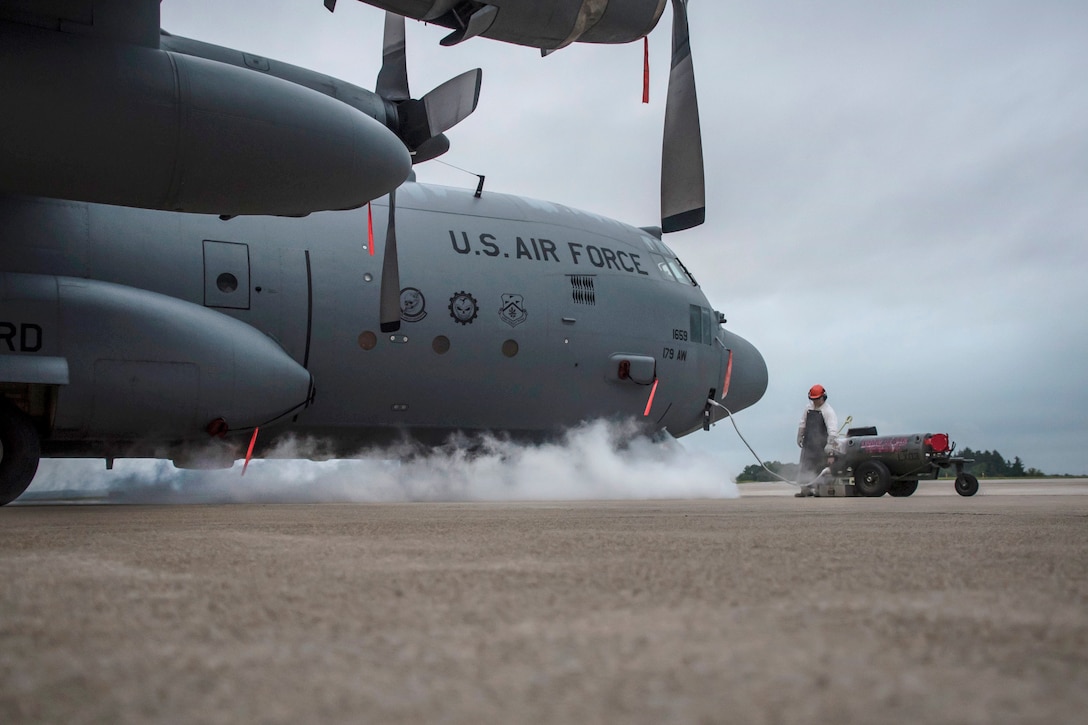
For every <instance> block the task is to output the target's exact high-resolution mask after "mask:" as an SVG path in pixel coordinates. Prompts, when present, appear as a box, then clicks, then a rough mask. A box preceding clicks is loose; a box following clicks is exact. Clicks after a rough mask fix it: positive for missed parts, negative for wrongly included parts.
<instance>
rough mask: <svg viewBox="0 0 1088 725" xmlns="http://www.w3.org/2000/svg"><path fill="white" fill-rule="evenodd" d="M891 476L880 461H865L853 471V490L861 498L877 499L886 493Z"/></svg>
mask: <svg viewBox="0 0 1088 725" xmlns="http://www.w3.org/2000/svg"><path fill="white" fill-rule="evenodd" d="M891 480H892V474H891V473H890V472H889V471H888V467H887V466H885V465H884V463H883V462H881V461H865V462H864V463H862V464H860V465H859V466H858V467H857V468H855V469H854V490H855V491H857V492H858V493H859V494H861V495H862V496H868V497H870V498H879V497H881V496H883V495H884V494H886V493H887V492H888V487H889V486H890V485H891Z"/></svg>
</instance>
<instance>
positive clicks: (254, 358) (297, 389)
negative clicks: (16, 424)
mask: <svg viewBox="0 0 1088 725" xmlns="http://www.w3.org/2000/svg"><path fill="white" fill-rule="evenodd" d="M0 328H2V330H7V329H8V328H11V330H14V331H15V332H14V333H12V334H10V335H4V334H0V383H8V384H14V385H18V384H27V385H50V386H55V390H56V396H55V409H54V411H52V413H53V420H52V428H53V430H52V433H51V435H50V436H47V439H46V440H47V441H49V440H52V441H64V440H85V439H91V440H100V441H110V440H113V441H149V440H150V441H162V442H177V441H185V440H190V441H194V440H195V441H200V440H207V439H208V437H209V433H222V432H225V431H224V429H225V428H226V426H229V427H230V429H232V430H237V429H247V428H252V427H253V426H261V425H266V424H268V423H270V422H272V421H274V420H276V419H277V418H282V417H283V416H284V415H285V414H287V413H288V412H292V413H293V412H297V411H299V410H301V409H302V408H304V407H305V406H306V405H307V404H308V403H309V401H310V400H311V399H312V397H313V379H312V377H311V375H310V373H309V372H308V371H307V370H306V369H305V368H303V367H302V366H301V365H299V364H298V363H297V362H295V361H294V360H293V359H292V358H291V357H290V356H289V355H288V354H287V353H286V352H284V351H283V349H282V348H280V347H279V345H277V344H276V343H275V342H274V341H273V340H272V339H271V338H269V337H268V336H266V335H264V334H263V333H261V332H259V331H258V330H256V329H254V328H253V327H250V326H249V325H247V324H245V323H243V322H240V321H238V320H235V319H234V318H231V317H227V316H226V315H223V314H221V313H219V312H216V311H214V310H210V309H208V308H206V307H201V306H199V305H195V304H192V303H189V302H185V301H183V300H179V299H175V298H173V297H167V296H165V295H161V294H157V293H154V292H147V291H145V290H138V289H134V288H132V287H126V286H123V285H117V284H111V283H108V282H99V281H94V280H85V279H75V278H71V277H56V276H50V275H32V274H15V273H0ZM2 330H0V331H2ZM24 330H26V331H27V332H25V333H24V332H23V331H24ZM6 342H7V343H9V344H5V343H6ZM15 343H18V344H15ZM24 343H25V344H24ZM9 387H10V386H9ZM219 421H225V425H224V424H223V423H221V422H219ZM45 423H48V421H45ZM213 423H214V425H211V426H210V424H213Z"/></svg>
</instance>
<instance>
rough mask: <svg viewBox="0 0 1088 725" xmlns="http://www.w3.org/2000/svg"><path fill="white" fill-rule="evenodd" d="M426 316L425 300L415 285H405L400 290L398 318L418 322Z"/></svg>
mask: <svg viewBox="0 0 1088 725" xmlns="http://www.w3.org/2000/svg"><path fill="white" fill-rule="evenodd" d="M426 316H427V300H426V299H425V298H424V297H423V293H422V292H420V291H419V290H418V289H416V288H415V287H405V288H404V289H402V290H401V291H400V319H402V320H404V321H405V322H419V321H420V320H422V319H423V318H424V317H426Z"/></svg>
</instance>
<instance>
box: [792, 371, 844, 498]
mask: <svg viewBox="0 0 1088 725" xmlns="http://www.w3.org/2000/svg"><path fill="white" fill-rule="evenodd" d="M838 434H839V419H838V417H836V415H835V411H834V410H833V409H832V408H831V406H830V405H828V403H827V391H826V390H824V386H822V385H813V386H812V387H811V388H809V391H808V406H807V407H806V408H805V412H804V414H803V415H802V416H801V424H800V425H798V426H797V445H798V446H799V447H800V448H801V466H800V470H799V472H798V475H797V481H798V483H800V484H801V490H800V491H799V492H798V493H797V495H798V496H811V495H813V490H812V483H813V481H814V479H815V478H816V477H817V476H818V475H819V474H820V472H821V471H822V470H823V469H824V467H825V466H826V465H827V464H828V454H827V446H828V444H829V443H830V444H832V445H834V444H835V442H836V441H837V440H838Z"/></svg>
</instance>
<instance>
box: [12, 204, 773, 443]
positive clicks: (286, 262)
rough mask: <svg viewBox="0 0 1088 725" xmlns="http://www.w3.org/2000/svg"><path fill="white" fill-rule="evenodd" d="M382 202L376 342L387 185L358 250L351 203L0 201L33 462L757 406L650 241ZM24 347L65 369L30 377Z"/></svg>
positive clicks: (587, 217)
mask: <svg viewBox="0 0 1088 725" xmlns="http://www.w3.org/2000/svg"><path fill="white" fill-rule="evenodd" d="M396 207H397V208H396V231H397V237H398V242H399V248H400V270H401V274H400V281H401V288H402V289H401V327H400V330H399V331H397V332H395V333H391V334H386V333H382V332H380V330H379V325H378V299H379V286H380V277H381V269H382V260H383V244H382V242H383V240H384V238H385V233H386V223H387V218H388V205H387V199H383V200H380V201H379V202H375V203H374V204H373V209H372V217H371V224H372V228H373V242H372V241H371V239H370V233H368V210H367V209H366V208H363V209H359V210H355V211H350V212H330V213H318V214H313V215H310V216H309V217H305V218H298V219H292V218H279V217H238V218H234V219H229V220H221V219H219V218H216V217H210V216H206V215H194V214H176V213H174V214H172V213H167V212H157V211H148V210H140V209H127V208H120V207H111V206H102V205H94V204H85V203H76V202H64V201H54V200H44V199H37V198H22V197H6V198H3V199H0V248H2V249H3V255H2V257H0V280H3V283H2V284H0V293H3V294H0V299H3V300H4V301H3V303H2V307H0V383H2V384H3V385H5V386H7V387H6V389H7V392H8V394H9V396H14V397H16V398H17V399H18V396H17V395H16V394H15V393H13V392H12V391H13V390H15V389H16V388H18V389H19V390H24V389H25V391H26V392H25V394H26V395H27V398H28V400H29V399H30V397H31V394H32V393H34V391H35V390H38V389H39V388H42V387H44V388H46V392H47V393H48V395H46V394H43V393H42V392H41V391H40V390H38V393H37V394H38V396H39V398H43V397H44V399H45V400H46V403H45V404H41V405H39V408H38V410H37V412H38V416H39V420H38V425H39V428H40V429H42V430H44V431H45V434H44V435H43V439H42V451H43V455H62V456H76V455H78V456H105V457H114V456H116V457H121V456H125V455H156V456H165V457H175V456H176V452H177V451H178V450H180V447H182V446H187V445H191V444H194V443H200V442H204V441H207V440H208V439H209V436H210V435H211V434H213V433H214V434H222V433H224V431H226V433H227V438H228V439H231V438H234V439H238V440H247V439H248V434H249V433H250V432H251V431H252V427H253V426H255V425H261V426H262V432H261V437H260V441H261V448H259V450H258V453H259V454H260V453H261V451H262V450H263V451H268V450H269V448H270V447H271V446H272V444H273V443H275V441H276V440H277V439H278V438H281V437H282V436H284V435H285V434H293V435H297V436H305V437H314V438H317V439H320V440H322V441H324V442H325V443H326V444H327V448H325V449H324V450H325V451H326V452H327V454H328V455H350V454H351V453H354V452H359V451H360V450H361V449H363V448H364V447H366V446H367V445H370V444H375V443H384V442H387V441H389V440H394V439H397V438H399V437H408V438H413V439H417V440H421V441H424V442H427V443H437V442H439V441H441V440H443V439H445V438H446V437H448V436H449V435H451V434H452V433H455V432H458V431H464V432H482V431H501V432H506V433H508V434H510V435H513V436H516V437H527V438H540V437H545V436H548V435H551V434H554V433H557V432H559V431H561V430H562V429H564V428H567V427H570V426H573V425H576V424H578V423H579V422H581V421H584V420H588V419H594V418H602V417H603V418H630V419H634V420H638V421H641V422H642V423H643V424H644V425H645V427H646V428H647V429H648V430H661V429H665V430H667V431H668V432H670V433H672V434H673V435H677V436H679V435H684V434H686V433H688V432H691V431H693V430H695V429H698V428H700V427H701V426H702V425H703V424H704V422H705V420H706V419H705V417H704V416H705V412H704V411H705V409H706V399H707V397H708V396H711V395H712V396H715V397H716V399H723V394H724V402H725V404H726V405H727V406H728V407H730V408H731V409H733V410H734V411H735V410H739V409H741V408H744V407H747V406H748V405H751V404H752V403H754V402H756V401H757V400H758V399H759V398H760V397H761V396H762V394H763V391H764V389H765V388H766V381H767V376H766V366H765V365H764V362H763V359H762V358H761V357H760V355H759V353H758V351H756V349H755V348H754V347H752V346H751V345H750V344H749V343H748V342H746V341H744V340H743V339H741V338H740V337H738V336H736V335H734V334H732V333H731V332H728V331H726V330H725V329H724V328H722V327H721V326H720V325H719V323H718V315H717V313H716V312H714V311H713V309H712V307H711V305H710V304H709V302H708V301H707V299H706V297H705V296H704V295H703V293H702V290H701V289H700V288H699V287H698V286H696V285H695V284H694V281H693V280H692V278H691V276H690V275H689V274H688V273H687V271H686V270H685V269H683V267H682V265H680V264H679V263H678V261H677V260H676V258H675V255H674V254H673V253H672V252H671V251H670V250H669V249H668V248H667V247H666V246H665V245H664V244H662V243H661V242H660V241H659V240H658V239H657V238H655V236H654V235H652V234H650V233H649V232H646V231H643V230H641V229H638V228H635V227H631V226H628V225H625V224H621V223H619V222H616V221H612V220H609V219H606V218H603V217H599V216H596V215H592V214H587V213H584V212H579V211H575V210H572V209H569V208H567V207H564V206H561V205H556V204H550V203H545V202H537V201H533V200H527V199H523V198H519V197H513V196H507V195H503V194H495V193H489V192H485V193H484V194H483V195H482V196H481V197H480V198H475V197H474V196H473V195H472V193H471V192H467V191H463V190H457V189H449V188H443V187H433V186H426V185H422V184H415V183H408V184H405V185H404V186H402V187H401V188H400V189H399V190H398V191H397V194H396ZM4 290H6V293H5V292H4ZM20 290H22V292H20ZM160 306H161V310H160V309H159V307H160ZM223 316H227V317H229V318H232V319H233V321H234V322H232V321H230V320H225V319H224V318H223ZM238 323H244V325H239V324H238ZM168 328H169V329H168ZM174 328H177V329H174ZM246 329H253V330H258V331H260V332H261V333H263V335H261V336H260V337H261V338H264V339H265V340H266V341H268V342H271V340H274V341H275V343H276V344H274V345H269V349H268V350H265V349H264V342H261V341H258V340H252V341H247V340H244V339H243V338H244V336H245V335H246V334H248V333H246V332H245V330H246ZM159 330H161V333H160V332H158V331H159ZM268 338H270V339H271V340H268ZM179 339H180V340H185V341H186V342H185V343H184V344H172V343H170V342H169V340H179ZM150 340H154V343H152V342H150ZM190 340H191V341H190ZM160 345H161V346H162V347H161V349H160V347H159V346H160ZM204 348H207V350H204ZM227 348H230V350H233V352H230V351H229V350H228V351H227V352H229V358H230V359H229V360H226V359H220V358H221V357H222V356H223V355H226V354H227V353H226V352H224V351H225V350H227ZM273 348H275V349H273ZM202 350H203V351H202ZM217 355H218V356H220V357H216V356H217ZM35 360H37V361H39V362H40V361H43V360H49V361H52V362H51V363H49V364H54V365H63V366H66V370H65V373H66V377H65V375H61V374H60V373H57V375H56V376H54V377H50V376H49V375H45V374H44V373H37V374H27V373H26V372H25V371H26V370H27V369H28V367H29V368H33V367H34V366H35V365H36V363H35ZM44 364H45V363H41V365H44ZM41 365H39V367H41ZM5 369H7V370H23V371H24V372H23V374H22V378H19V376H18V375H16V374H14V373H12V374H8V375H6V376H5V375H4V370H5ZM308 376H312V386H313V387H311V380H310V379H309V377H308ZM22 380H28V381H31V382H21V381H22ZM34 381H37V382H34ZM62 381H63V382H62ZM20 386H21V387H20ZM104 386H105V387H104ZM216 386H218V388H217V387H216ZM314 388H315V389H316V395H313V394H312V392H313V389H314ZM212 389H215V390H220V391H221V392H219V393H215V394H214V395H213V394H211V393H209V392H208V391H209V390H212ZM277 396H282V400H281V399H279V398H277ZM220 400H221V401H223V402H222V404H219V403H217V401H220ZM228 400H229V401H230V402H229V404H228V402H227V401H228ZM262 405H263V407H261V406H262ZM177 408H182V409H184V414H177V415H174V414H170V413H168V412H167V410H168V409H177ZM160 410H161V411H162V419H163V420H160V419H159V417H157V415H156V411H160ZM715 417H717V416H715Z"/></svg>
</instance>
